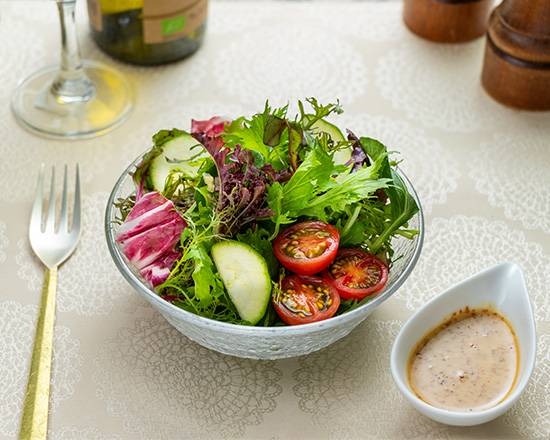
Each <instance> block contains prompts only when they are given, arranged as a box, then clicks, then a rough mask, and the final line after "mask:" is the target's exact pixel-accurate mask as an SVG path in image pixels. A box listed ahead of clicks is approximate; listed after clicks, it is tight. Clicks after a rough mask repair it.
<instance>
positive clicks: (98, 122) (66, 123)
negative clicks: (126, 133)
mask: <svg viewBox="0 0 550 440" xmlns="http://www.w3.org/2000/svg"><path fill="white" fill-rule="evenodd" d="M56 3H57V8H58V10H59V18H60V21H61V65H60V66H50V67H46V68H44V69H41V70H39V71H38V72H35V73H34V74H32V75H31V76H29V77H28V78H27V79H25V80H24V81H23V82H22V83H21V84H20V85H19V87H18V88H17V89H16V91H15V95H14V96H13V99H12V102H11V107H12V110H13V113H14V115H15V117H16V119H17V121H18V122H19V123H20V124H21V125H22V126H23V127H24V128H26V129H28V130H30V131H31V132H33V133H36V134H40V135H43V136H46V137H53V138H66V139H67V138H68V139H73V138H89V137H93V136H98V135H101V134H104V133H106V132H107V131H109V130H111V129H113V128H115V127H116V126H118V125H119V124H120V123H122V122H123V121H124V120H125V119H126V118H127V117H128V115H129V113H130V110H131V109H132V106H133V97H132V90H131V88H130V86H129V85H128V83H127V82H126V80H125V79H124V77H123V76H122V75H120V74H119V73H118V72H117V71H115V70H113V69H111V68H109V67H107V66H104V65H102V64H99V63H96V62H92V61H83V60H81V58H80V50H79V47H78V40H77V33H76V22H75V3H76V0H56Z"/></svg>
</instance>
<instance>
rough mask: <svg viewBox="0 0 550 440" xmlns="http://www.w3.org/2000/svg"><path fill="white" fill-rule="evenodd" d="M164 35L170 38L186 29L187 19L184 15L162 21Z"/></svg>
mask: <svg viewBox="0 0 550 440" xmlns="http://www.w3.org/2000/svg"><path fill="white" fill-rule="evenodd" d="M161 27H162V35H163V36H165V37H166V36H169V35H172V34H175V33H177V32H181V31H183V28H184V27H185V17H184V16H183V15H178V16H176V17H169V18H165V19H164V20H162V24H161Z"/></svg>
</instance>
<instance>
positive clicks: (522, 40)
mask: <svg viewBox="0 0 550 440" xmlns="http://www.w3.org/2000/svg"><path fill="white" fill-rule="evenodd" d="M481 82H482V84H483V87H484V88H485V90H486V91H487V92H488V93H489V94H490V95H491V96H492V97H493V98H495V99H496V100H497V101H500V102H501V103H503V104H505V105H508V106H511V107H517V108H521V109H526V110H550V0H504V1H503V2H502V3H501V4H500V5H499V6H498V7H497V8H496V9H495V10H494V11H493V13H492V14H491V18H490V20H489V30H488V32H487V44H486V48H485V60H484V63H483V72H482V74H481Z"/></svg>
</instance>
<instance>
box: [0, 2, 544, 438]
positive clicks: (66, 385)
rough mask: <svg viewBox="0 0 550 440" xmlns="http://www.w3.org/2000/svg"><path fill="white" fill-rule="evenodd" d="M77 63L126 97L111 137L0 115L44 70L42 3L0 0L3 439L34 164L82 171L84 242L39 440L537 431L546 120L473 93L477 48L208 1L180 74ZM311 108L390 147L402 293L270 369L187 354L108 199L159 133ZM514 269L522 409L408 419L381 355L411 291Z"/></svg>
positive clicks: (378, 24)
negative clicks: (526, 311) (47, 421)
mask: <svg viewBox="0 0 550 440" xmlns="http://www.w3.org/2000/svg"><path fill="white" fill-rule="evenodd" d="M79 8H80V11H79V13H78V15H79V25H80V33H81V38H80V40H81V45H82V52H83V54H84V55H85V56H86V57H87V58H90V59H96V60H101V61H103V62H105V63H107V64H109V65H114V66H116V67H117V68H119V69H120V70H121V71H122V72H123V73H124V74H125V75H126V76H127V77H128V79H129V80H130V81H131V82H132V84H133V86H134V87H135V90H136V95H137V102H136V108H135V111H134V112H133V114H132V115H131V117H130V119H129V120H128V121H127V122H126V124H125V125H123V126H122V127H120V128H119V129H117V130H116V131H114V132H113V133H111V134H108V135H106V136H104V137H101V138H97V139H94V140H88V141H80V142H59V141H50V140H43V139H40V138H38V137H35V136H32V135H30V134H28V133H26V132H24V131H23V130H22V129H20V128H19V127H18V126H17V125H16V123H15V122H14V120H13V117H12V116H11V114H10V111H9V99H10V96H11V94H12V92H13V90H14V88H15V87H16V85H17V83H18V81H20V80H21V79H22V78H24V77H25V76H27V75H28V74H30V73H32V72H33V71H35V70H37V69H38V68H40V67H42V66H44V65H47V64H52V63H56V62H57V60H58V48H59V31H58V21H57V17H56V11H55V5H54V4H53V2H24V1H18V2H0V41H2V44H1V45H0V60H1V63H0V79H1V81H0V102H1V103H2V105H0V139H1V141H0V280H1V284H0V438H6V439H11V438H15V436H16V433H17V429H18V423H19V413H20V409H21V402H22V396H23V391H24V387H25V383H26V376H27V371H26V370H27V366H28V361H29V354H30V350H31V346H32V338H33V333H34V322H35V316H36V311H37V309H36V304H37V302H38V298H39V292H40V287H41V283H42V268H41V267H40V265H39V264H38V262H37V260H36V259H35V258H34V257H33V256H32V254H31V251H30V248H29V245H28V243H27V239H26V231H27V219H28V215H29V210H30V205H31V201H32V198H33V189H34V184H35V177H36V173H37V170H38V166H39V164H40V163H41V162H44V163H46V164H55V165H62V164H63V163H65V162H67V163H69V164H73V163H74V162H76V161H78V162H79V163H80V165H81V170H82V175H83V179H84V182H83V188H84V213H83V222H84V233H83V236H82V241H81V244H80V246H79V248H78V250H77V252H76V253H75V255H74V256H73V257H72V258H71V259H70V260H69V261H68V262H67V264H66V265H65V266H64V267H63V268H62V269H61V270H60V273H59V298H58V324H57V328H56V341H55V350H56V357H55V365H54V377H53V396H52V402H53V404H52V412H51V432H50V437H51V438H52V439H67V440H68V439H98V440H99V439H156V438H159V439H177V438H213V439H214V438H215V439H218V438H259V439H287V438H312V439H313V438H314V439H323V438H325V439H327V438H331V439H341V438H343V439H346V438H347V439H365V438H368V439H378V438H380V439H401V438H419V439H425V438H427V439H440V438H441V439H448V438H457V439H462V438H464V439H466V438H474V439H482V438H483V439H486V438H499V439H518V438H541V439H542V438H548V437H549V436H550V397H549V396H550V392H549V391H550V390H549V383H550V365H549V362H550V325H549V317H550V304H549V295H548V286H549V285H550V271H549V270H548V268H549V267H550V114H549V113H540V114H530V113H524V112H516V111H513V110H509V109H506V108H503V107H501V106H500V105H498V104H497V103H495V102H493V101H492V100H490V99H489V98H488V97H487V96H486V95H485V93H484V92H483V90H482V89H481V88H480V85H479V74H480V69H481V62H482V54H483V48H484V42H483V41H482V40H478V41H475V42H473V43H470V44H465V45H460V46H438V45H434V44H430V43H426V42H424V41H422V40H420V39H418V38H415V37H414V36H412V35H411V34H409V33H408V32H407V31H406V29H404V27H403V25H402V21H401V16H400V9H401V6H400V4H399V3H394V2H388V3H372V4H366V3H360V2H356V3H345V2H332V3H326V4H325V3H291V2H281V3H277V2H273V3H262V4H257V3H254V2H252V3H246V2H239V3H229V2H228V3H225V2H221V1H219V2H213V3H212V4H211V9H210V15H209V29H208V35H207V39H206V41H205V44H204V46H203V48H202V49H201V50H200V51H199V52H198V53H197V54H196V55H195V56H193V57H192V58H190V59H189V60H186V61H184V62H181V63H178V64H174V65H169V66H164V67H159V68H138V67H132V66H128V65H123V64H120V63H117V62H115V61H113V60H112V59H110V58H108V57H107V56H105V55H104V54H102V53H101V52H100V51H99V50H98V49H97V48H96V47H95V46H94V44H93V43H92V42H91V41H90V39H89V37H88V32H87V23H86V20H87V19H86V16H85V7H84V4H83V3H79ZM304 96H316V97H318V98H320V99H321V100H324V101H327V100H329V99H335V98H337V97H339V98H340V100H341V103H342V104H343V106H344V108H345V110H346V112H345V114H344V115H342V116H341V118H340V119H339V120H338V121H337V123H338V124H339V125H341V126H342V127H349V128H351V129H353V130H354V131H356V132H357V133H360V134H363V135H369V136H373V137H378V138H380V139H381V140H382V141H384V142H385V143H387V144H388V145H389V146H390V147H391V148H392V149H394V150H398V151H400V152H401V156H400V157H401V158H402V159H403V168H404V170H405V171H406V172H407V173H408V174H409V175H410V177H411V178H412V181H413V182H414V183H415V186H416V187H417V189H418V191H419V193H420V197H421V199H422V202H423V205H424V210H425V215H426V231H427V233H426V241H425V247H424V250H423V254H422V257H421V259H420V262H419V264H418V266H417V268H416V269H415V271H414V273H413V275H412V276H411V278H410V279H409V281H408V282H407V283H406V284H405V285H404V287H403V288H402V289H400V291H399V292H398V293H397V294H396V295H394V296H393V297H392V298H391V299H390V300H388V301H387V302H386V303H384V304H383V305H382V306H381V307H380V308H379V310H377V311H376V312H375V313H374V314H373V315H372V316H371V317H369V318H368V320H367V321H366V322H365V323H364V324H363V325H361V326H360V327H359V328H358V329H357V330H355V331H354V332H353V333H352V334H351V335H350V336H348V337H346V338H345V339H344V340H342V341H340V342H338V343H336V344H335V345H333V346H331V347H329V348H327V349H325V350H322V351H320V352H318V353H315V354H313V355H310V356H307V357H303V358H298V359H290V360H285V361H277V362H256V361H250V360H242V359H237V358H231V357H227V356H223V355H220V354H217V353H214V352H211V351H208V350H206V349H203V348H201V347H199V346H197V345H196V344H194V343H192V342H190V341H189V340H187V339H186V338H185V337H183V336H181V335H180V334H179V333H177V332H176V331H175V330H174V329H172V327H171V326H169V325H168V324H167V323H166V322H165V321H164V320H163V319H162V318H161V317H160V316H159V315H158V314H157V313H156V312H154V311H153V310H151V309H150V307H149V306H148V305H147V304H145V303H143V302H142V301H141V300H140V299H139V298H138V297H137V295H136V294H134V293H133V292H132V291H131V288H130V287H129V286H128V285H127V284H126V283H125V281H124V280H123V279H122V277H121V276H120V275H119V273H118V272H117V270H116V269H115V267H114V265H113V263H112V262H111V260H110V257H109V255H108V251H107V248H106V245H105V243H104V238H103V224H102V221H103V211H104V205H105V202H106V199H107V196H108V193H109V191H110V189H111V187H112V185H113V184H114V181H115V179H116V178H117V176H118V175H119V174H120V173H121V171H122V170H123V168H124V167H125V166H126V165H127V164H128V163H129V162H130V161H131V160H132V159H134V158H135V157H136V156H137V155H138V154H140V153H141V152H143V151H144V150H145V149H146V148H147V147H148V146H149V139H150V136H151V135H152V134H153V133H154V132H155V131H157V130H158V129H160V128H171V127H174V126H177V127H181V128H187V127H189V120H190V118H191V117H195V118H206V117H208V116H211V115H214V114H223V115H229V116H231V115H239V114H242V113H243V112H245V113H249V112H251V111H254V110H259V109H261V108H262V107H263V102H264V100H265V99H266V98H267V97H270V98H271V99H272V100H273V103H277V104H280V103H282V102H285V101H286V100H288V99H294V98H297V97H299V98H303V97H304ZM504 260H509V261H515V262H517V263H518V264H520V265H521V266H522V268H523V269H524V271H525V274H526V278H527V283H528V287H529V291H530V295H531V299H532V301H533V303H534V306H535V312H536V318H537V326H538V327H537V330H538V335H539V339H538V358H537V366H536V369H535V372H534V374H533V377H532V380H531V382H530V384H529V386H528V388H527V390H526V393H525V394H524V396H523V397H522V398H521V400H520V401H519V403H518V404H517V405H516V406H515V407H514V408H513V409H512V410H511V411H509V412H508V413H507V414H506V415H505V416H503V417H501V418H500V419H498V420H496V421H494V422H491V423H489V424H487V425H484V426H479V427H474V428H450V427H447V426H444V425H439V424H437V423H435V422H432V421H430V420H428V419H426V418H424V417H423V416H421V415H419V414H418V413H417V412H415V411H414V410H413V409H412V408H411V407H410V406H409V405H408V404H407V403H406V401H405V400H404V398H403V397H402V396H401V395H400V394H399V393H398V391H397V389H396V388H395V386H394V384H393V381H392V379H391V375H390V372H389V352H390V348H391V344H392V342H393V339H394V337H395V335H396V334H397V332H398V331H399V329H400V327H401V325H402V324H403V323H404V321H405V320H406V319H407V318H408V317H409V316H410V315H411V314H412V313H413V311H414V310H415V309H417V308H418V307H419V306H420V305H421V304H423V303H424V302H425V301H426V300H427V299H429V298H431V297H433V296H434V295H436V294H437V293H438V292H440V291H442V290H444V289H445V288H447V287H448V286H450V285H452V284H453V283H455V282H457V281H459V280H460V279H462V278H463V277H465V276H468V275H471V274H473V273H475V272H477V271H478V270H481V269H483V268H486V267H488V266H491V265H493V264H495V263H497V262H499V261H504Z"/></svg>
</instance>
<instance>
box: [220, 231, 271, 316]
mask: <svg viewBox="0 0 550 440" xmlns="http://www.w3.org/2000/svg"><path fill="white" fill-rule="evenodd" d="M212 259H213V260H214V264H215V265H216V268H217V269H218V273H219V274H220V277H221V279H222V281H223V284H224V286H225V288H226V290H227V293H229V297H230V298H231V301H233V304H234V305H235V307H236V308H237V312H239V316H240V317H241V318H242V319H244V320H245V321H248V322H250V323H251V324H252V325H254V324H256V323H257V322H258V321H259V320H260V319H262V316H264V314H265V311H266V309H267V304H268V303H269V299H270V297H271V278H270V277H269V271H268V269H267V264H266V262H265V260H264V258H263V257H262V256H261V255H260V254H259V253H258V252H256V251H255V250H254V249H253V248H252V247H250V246H249V245H247V244H245V243H241V242H239V241H231V240H228V241H221V242H219V243H216V244H215V245H214V246H212Z"/></svg>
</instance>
